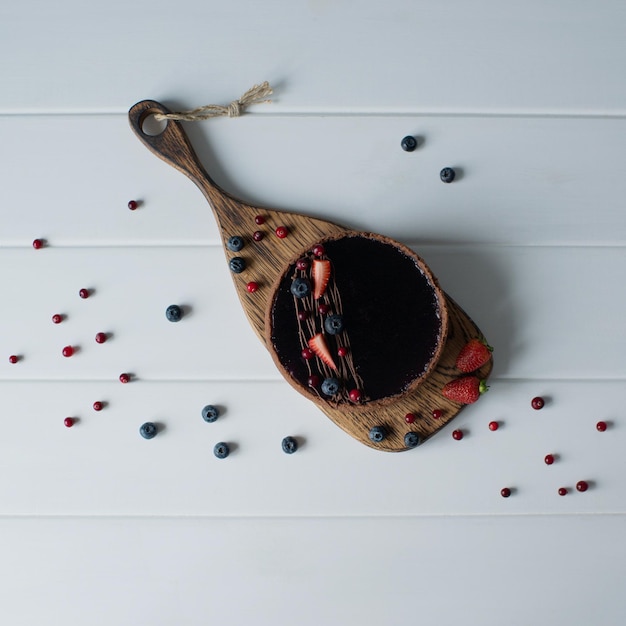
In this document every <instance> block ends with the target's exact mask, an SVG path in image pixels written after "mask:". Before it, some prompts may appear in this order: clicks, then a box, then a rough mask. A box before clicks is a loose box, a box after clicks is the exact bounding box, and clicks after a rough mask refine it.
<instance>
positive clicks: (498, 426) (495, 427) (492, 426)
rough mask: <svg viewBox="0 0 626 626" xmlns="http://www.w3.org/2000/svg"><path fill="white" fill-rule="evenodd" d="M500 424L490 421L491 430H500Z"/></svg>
mask: <svg viewBox="0 0 626 626" xmlns="http://www.w3.org/2000/svg"><path fill="white" fill-rule="evenodd" d="M498 428H500V424H499V423H498V422H489V430H498Z"/></svg>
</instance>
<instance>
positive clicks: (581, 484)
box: [576, 480, 589, 492]
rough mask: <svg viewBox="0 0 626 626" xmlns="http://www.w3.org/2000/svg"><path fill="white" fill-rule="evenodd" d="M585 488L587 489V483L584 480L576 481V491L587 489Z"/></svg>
mask: <svg viewBox="0 0 626 626" xmlns="http://www.w3.org/2000/svg"><path fill="white" fill-rule="evenodd" d="M587 489H589V483H588V482H587V481H586V480H579V481H578V482H577V483H576V491H580V492H583V491H587Z"/></svg>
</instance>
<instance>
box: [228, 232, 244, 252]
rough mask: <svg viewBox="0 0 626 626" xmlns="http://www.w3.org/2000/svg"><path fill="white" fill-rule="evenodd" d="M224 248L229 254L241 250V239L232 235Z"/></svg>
mask: <svg viewBox="0 0 626 626" xmlns="http://www.w3.org/2000/svg"><path fill="white" fill-rule="evenodd" d="M226 247H227V248H228V249H229V250H230V251H231V252H239V250H241V249H242V248H243V237H239V235H233V236H232V237H231V238H230V239H229V240H228V241H227V242H226Z"/></svg>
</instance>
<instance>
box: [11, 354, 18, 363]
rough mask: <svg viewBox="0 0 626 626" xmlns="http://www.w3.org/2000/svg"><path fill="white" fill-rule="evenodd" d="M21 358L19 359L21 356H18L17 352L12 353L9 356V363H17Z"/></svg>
mask: <svg viewBox="0 0 626 626" xmlns="http://www.w3.org/2000/svg"><path fill="white" fill-rule="evenodd" d="M19 360H20V359H19V357H18V356H17V355H16V354H12V355H11V356H10V357H9V363H14V364H15V363H17V362H18V361H19Z"/></svg>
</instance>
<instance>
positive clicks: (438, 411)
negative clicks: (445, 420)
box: [433, 409, 443, 420]
mask: <svg viewBox="0 0 626 626" xmlns="http://www.w3.org/2000/svg"><path fill="white" fill-rule="evenodd" d="M442 415H443V411H442V410H441V409H435V410H434V411H433V417H434V418H435V419H436V420H438V419H441V416H442Z"/></svg>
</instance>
